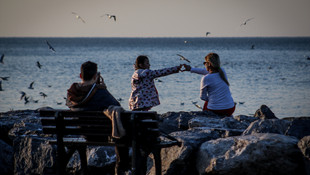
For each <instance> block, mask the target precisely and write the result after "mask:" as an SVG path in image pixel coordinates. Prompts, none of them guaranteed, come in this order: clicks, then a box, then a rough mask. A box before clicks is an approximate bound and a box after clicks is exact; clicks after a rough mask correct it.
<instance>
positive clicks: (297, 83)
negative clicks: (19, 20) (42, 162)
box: [0, 38, 310, 118]
mask: <svg viewBox="0 0 310 175" xmlns="http://www.w3.org/2000/svg"><path fill="white" fill-rule="evenodd" d="M46 40H48V41H49V43H50V44H51V45H52V46H53V47H54V48H55V50H56V52H52V51H51V50H49V49H48V46H47V44H46ZM252 45H254V49H252V48H251V47H252ZM209 52H216V53H218V54H219V55H220V58H221V62H222V67H224V68H225V70H226V72H227V76H228V79H229V82H230V84H231V86H230V90H231V92H232V96H233V98H234V100H235V102H236V103H237V108H236V112H235V114H234V115H239V114H244V115H249V114H254V113H255V111H256V110H257V109H258V108H259V107H260V106H261V105H262V104H266V105H267V106H269V107H270V108H271V110H272V111H273V112H274V113H275V115H276V116H277V117H279V118H283V117H294V116H295V117H298V116H310V90H309V89H310V60H308V59H307V57H308V56H310V38H0V54H5V57H4V64H1V63H0V77H9V79H8V81H5V80H2V89H3V91H0V112H6V111H9V110H19V109H37V108H40V107H44V106H50V107H53V108H61V109H66V106H65V100H64V97H65V96H66V91H67V89H68V88H69V87H70V85H71V84H72V83H73V82H79V81H80V79H79V73H80V66H81V64H82V63H83V62H85V61H88V60H90V61H93V62H96V63H98V66H99V71H100V72H101V74H102V75H103V77H104V80H105V83H106V85H107V86H108V89H109V91H110V92H111V93H112V94H113V95H114V96H115V97H116V98H117V99H121V104H122V106H123V107H124V108H125V109H128V98H129V95H130V92H131V86H130V78H131V75H132V73H133V71H134V69H133V64H134V61H135V58H136V57H137V56H138V55H140V54H144V55H148V56H149V58H150V64H151V69H160V68H165V67H171V66H176V65H179V64H183V63H186V62H184V61H181V60H180V59H179V57H178V56H177V55H176V54H181V55H183V56H185V57H186V58H188V59H189V60H191V63H190V65H191V66H192V67H203V64H202V62H203V61H204V57H205V56H206V55H207V54H208V53H209ZM37 61H39V62H40V63H41V65H42V67H41V69H39V68H38V67H37V66H36V64H37V63H36V62H37ZM200 79H201V75H198V74H193V73H189V72H182V73H178V74H174V75H170V76H166V77H161V78H160V80H161V81H162V82H156V86H157V89H158V91H159V95H160V101H161V105H159V106H157V107H155V108H153V110H155V111H157V112H158V113H165V112H168V111H176V112H177V111H197V110H199V109H198V108H196V107H195V106H194V105H193V104H192V101H194V102H195V101H196V102H198V104H199V105H200V106H203V101H201V100H200V99H199V86H200ZM0 80H1V79H0ZM33 81H34V84H33V89H29V88H28V87H29V85H30V83H31V82H33ZM20 91H24V92H26V94H27V96H28V97H29V99H30V102H29V103H27V104H25V101H24V100H20V97H21V94H20ZM40 92H44V93H45V94H47V97H46V98H43V97H42V96H40ZM34 101H37V103H35V102H34Z"/></svg>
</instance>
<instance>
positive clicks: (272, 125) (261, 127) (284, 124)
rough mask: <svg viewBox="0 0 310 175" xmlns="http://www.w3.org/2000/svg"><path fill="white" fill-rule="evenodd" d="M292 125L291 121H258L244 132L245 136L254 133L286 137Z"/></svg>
mask: <svg viewBox="0 0 310 175" xmlns="http://www.w3.org/2000/svg"><path fill="white" fill-rule="evenodd" d="M290 124H291V122H290V121H287V120H279V119H267V120H256V121H255V122H253V123H251V124H250V126H249V127H248V128H247V129H246V130H245V131H244V132H243V135H250V134H254V133H275V134H283V135H284V134H285V132H286V130H287V128H288V127H289V125H290Z"/></svg>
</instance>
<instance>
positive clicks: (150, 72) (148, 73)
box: [141, 66, 181, 79]
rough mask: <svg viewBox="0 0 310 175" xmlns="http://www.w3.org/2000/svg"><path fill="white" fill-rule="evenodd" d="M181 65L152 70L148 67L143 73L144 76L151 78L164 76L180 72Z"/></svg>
mask: <svg viewBox="0 0 310 175" xmlns="http://www.w3.org/2000/svg"><path fill="white" fill-rule="evenodd" d="M180 67H181V66H175V67H171V68H164V69H158V70H150V69H147V70H145V71H143V73H142V74H141V76H142V77H146V76H147V77H150V78H151V79H154V78H157V77H163V76H167V75H170V74H174V73H178V72H179V70H180Z"/></svg>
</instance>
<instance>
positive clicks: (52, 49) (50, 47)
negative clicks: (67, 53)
mask: <svg viewBox="0 0 310 175" xmlns="http://www.w3.org/2000/svg"><path fill="white" fill-rule="evenodd" d="M46 44H47V45H48V48H49V49H50V50H51V51H53V52H56V50H55V49H54V47H53V46H52V45H51V44H50V43H49V42H48V41H47V40H46Z"/></svg>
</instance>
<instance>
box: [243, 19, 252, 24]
mask: <svg viewBox="0 0 310 175" xmlns="http://www.w3.org/2000/svg"><path fill="white" fill-rule="evenodd" d="M252 19H254V18H249V19H247V20H245V22H244V23H246V22H248V21H250V20H252Z"/></svg>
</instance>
